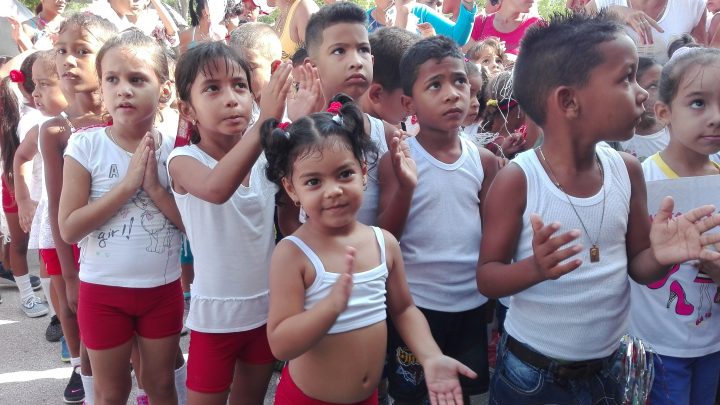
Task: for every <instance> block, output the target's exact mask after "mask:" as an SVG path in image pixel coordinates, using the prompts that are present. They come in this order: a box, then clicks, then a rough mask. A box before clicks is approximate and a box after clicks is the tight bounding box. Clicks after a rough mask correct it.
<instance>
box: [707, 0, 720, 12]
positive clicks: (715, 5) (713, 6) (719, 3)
mask: <svg viewBox="0 0 720 405" xmlns="http://www.w3.org/2000/svg"><path fill="white" fill-rule="evenodd" d="M707 9H708V11H710V12H711V13H717V12H718V11H720V0H708V2H707Z"/></svg>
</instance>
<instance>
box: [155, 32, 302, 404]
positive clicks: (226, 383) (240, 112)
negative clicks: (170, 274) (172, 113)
mask: <svg viewBox="0 0 720 405" xmlns="http://www.w3.org/2000/svg"><path fill="white" fill-rule="evenodd" d="M291 70H292V67H291V66H290V64H283V65H281V67H280V68H279V69H278V71H276V73H275V74H274V75H273V77H272V78H271V80H270V82H269V83H268V85H267V86H265V87H266V88H265V89H264V90H263V91H264V92H265V94H264V95H263V97H262V103H263V104H262V105H261V107H260V108H261V113H260V118H261V119H263V120H265V119H268V118H272V117H276V118H280V117H282V114H283V110H284V106H285V99H286V96H287V92H288V90H289V88H290V81H289V80H288V78H289V75H290V71H291ZM176 83H177V89H178V94H179V97H180V109H181V113H182V115H183V118H185V119H187V120H188V121H190V122H192V123H193V132H194V134H193V136H192V145H188V146H183V147H180V148H176V149H175V150H174V151H173V152H172V154H171V155H170V157H169V158H168V163H169V164H168V172H169V174H170V177H171V181H172V190H173V194H174V195H175V200H176V201H177V204H178V208H179V210H180V213H181V215H182V218H183V223H184V224H185V232H186V235H187V238H188V240H189V242H190V244H191V245H192V247H193V257H194V270H195V278H194V280H193V290H192V300H191V302H190V313H189V315H188V319H187V326H188V327H189V328H190V330H191V331H192V332H191V338H190V354H189V358H188V380H187V386H188V403H189V404H225V403H226V402H227V401H228V391H229V388H230V386H231V385H232V392H231V398H230V403H232V404H240V403H247V404H262V403H263V398H264V396H265V391H266V389H267V384H268V381H269V379H270V375H271V374H272V364H273V361H274V358H273V356H272V353H271V352H270V347H269V346H268V342H267V332H266V328H265V324H266V322H267V312H268V299H269V298H268V280H267V279H268V276H267V273H268V268H269V266H270V255H271V254H272V249H273V248H274V246H275V243H274V242H275V236H274V232H273V230H274V228H273V213H274V210H275V194H276V193H277V191H278V188H277V186H276V185H274V184H273V183H271V182H269V181H268V180H267V179H266V178H265V176H264V173H263V169H264V167H265V158H264V156H260V159H259V160H257V159H258V155H259V154H260V138H259V130H258V127H259V125H255V126H253V127H252V128H250V129H248V128H249V125H250V124H251V123H252V112H253V103H254V102H253V99H254V95H253V94H252V90H251V89H250V83H251V77H250V67H249V66H248V65H247V63H246V62H245V61H244V60H242V59H240V57H239V56H238V55H237V54H236V53H235V51H234V50H233V49H232V48H230V47H229V46H227V45H225V44H222V43H220V42H204V43H202V44H198V46H196V47H194V48H192V49H190V50H189V51H187V52H186V53H185V54H183V56H182V58H181V59H180V61H179V63H178V66H177V71H176ZM256 160H257V163H256ZM288 205H290V206H291V204H285V205H281V206H280V210H279V214H280V216H281V217H282V216H283V214H284V213H285V212H287V211H288V209H287V208H286V206H288ZM289 211H290V216H291V217H294V218H297V214H298V213H297V210H289ZM280 223H282V221H280ZM291 231H292V230H290V232H291ZM284 232H288V230H284Z"/></svg>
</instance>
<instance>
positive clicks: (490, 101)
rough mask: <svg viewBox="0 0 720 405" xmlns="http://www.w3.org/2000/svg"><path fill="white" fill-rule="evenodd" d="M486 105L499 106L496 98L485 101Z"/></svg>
mask: <svg viewBox="0 0 720 405" xmlns="http://www.w3.org/2000/svg"><path fill="white" fill-rule="evenodd" d="M485 105H486V106H487V107H497V106H498V101H497V100H495V99H494V98H491V99H490V100H488V101H487V103H485Z"/></svg>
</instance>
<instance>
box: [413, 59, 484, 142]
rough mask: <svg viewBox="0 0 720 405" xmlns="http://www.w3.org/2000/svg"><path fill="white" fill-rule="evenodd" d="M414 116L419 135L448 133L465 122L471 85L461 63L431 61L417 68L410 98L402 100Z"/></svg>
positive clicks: (453, 60) (446, 60) (452, 60)
mask: <svg viewBox="0 0 720 405" xmlns="http://www.w3.org/2000/svg"><path fill="white" fill-rule="evenodd" d="M403 100H404V103H405V104H406V107H407V108H408V109H409V110H410V111H413V112H414V113H415V115H416V116H417V119H418V123H419V125H420V130H421V131H427V130H429V129H434V130H438V131H451V130H454V129H457V128H458V127H460V125H462V123H463V122H464V121H465V115H466V114H467V112H468V108H469V107H470V84H469V83H468V77H467V73H466V72H465V62H464V61H463V60H462V59H458V58H452V57H446V58H443V59H442V60H440V61H438V60H435V59H430V60H428V61H426V62H425V63H423V64H422V65H420V68H419V69H418V74H417V78H416V79H415V84H413V87H412V97H407V96H403Z"/></svg>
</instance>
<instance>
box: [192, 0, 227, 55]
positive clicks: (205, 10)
mask: <svg viewBox="0 0 720 405" xmlns="http://www.w3.org/2000/svg"><path fill="white" fill-rule="evenodd" d="M207 2H208V0H194V1H193V2H191V3H190V25H191V27H190V28H189V29H187V30H185V31H183V32H181V33H180V54H183V53H185V52H186V51H187V50H188V49H192V48H193V47H195V46H197V44H199V43H200V42H205V41H220V40H224V39H225V37H226V36H227V34H228V32H227V28H226V27H225V25H224V24H223V23H222V21H220V20H219V19H218V20H217V21H212V20H211V19H212V16H211V12H210V7H209V5H208V4H207Z"/></svg>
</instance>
